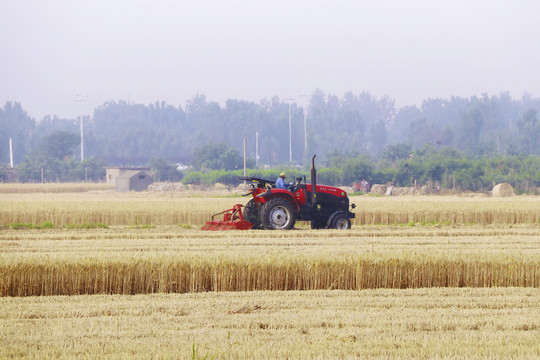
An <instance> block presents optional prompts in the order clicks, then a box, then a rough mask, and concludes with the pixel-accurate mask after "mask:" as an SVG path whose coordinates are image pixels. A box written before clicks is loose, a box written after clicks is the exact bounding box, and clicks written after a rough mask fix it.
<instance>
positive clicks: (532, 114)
mask: <svg viewBox="0 0 540 360" xmlns="http://www.w3.org/2000/svg"><path fill="white" fill-rule="evenodd" d="M536 114H537V112H536V110H534V109H529V110H527V112H525V114H523V117H522V118H521V119H519V121H518V124H517V125H518V129H519V140H520V143H521V144H520V145H521V146H520V147H521V149H522V150H523V151H524V152H525V153H526V154H538V153H539V145H540V144H539V132H540V124H539V123H538V118H537V116H536Z"/></svg>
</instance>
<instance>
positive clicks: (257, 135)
mask: <svg viewBox="0 0 540 360" xmlns="http://www.w3.org/2000/svg"><path fill="white" fill-rule="evenodd" d="M258 168H259V132H258V131H257V132H255V169H258Z"/></svg>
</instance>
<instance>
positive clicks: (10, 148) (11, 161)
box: [9, 136, 13, 169]
mask: <svg viewBox="0 0 540 360" xmlns="http://www.w3.org/2000/svg"><path fill="white" fill-rule="evenodd" d="M9 165H10V166H11V168H12V169H13V140H11V136H10V137H9Z"/></svg>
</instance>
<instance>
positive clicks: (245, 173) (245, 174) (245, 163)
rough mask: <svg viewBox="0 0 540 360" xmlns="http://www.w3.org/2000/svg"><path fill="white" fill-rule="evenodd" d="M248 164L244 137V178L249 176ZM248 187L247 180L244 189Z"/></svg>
mask: <svg viewBox="0 0 540 360" xmlns="http://www.w3.org/2000/svg"><path fill="white" fill-rule="evenodd" d="M246 165H247V162H246V137H245V136H244V177H246V176H247V172H246V168H247V166H246ZM246 187H247V184H246V180H244V188H246Z"/></svg>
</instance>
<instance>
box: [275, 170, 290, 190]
mask: <svg viewBox="0 0 540 360" xmlns="http://www.w3.org/2000/svg"><path fill="white" fill-rule="evenodd" d="M285 177H286V175H285V173H284V172H282V173H281V174H279V178H278V179H277V180H276V188H278V189H285V190H286V189H287V186H286V185H285Z"/></svg>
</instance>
